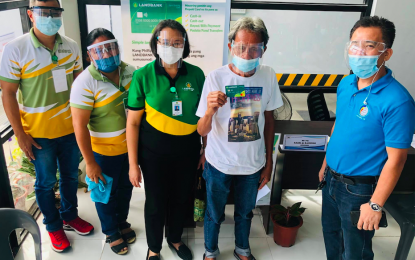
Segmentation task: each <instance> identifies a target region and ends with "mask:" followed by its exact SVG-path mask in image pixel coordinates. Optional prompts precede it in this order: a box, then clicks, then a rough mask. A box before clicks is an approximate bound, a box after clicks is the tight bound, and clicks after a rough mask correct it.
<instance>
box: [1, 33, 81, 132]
mask: <svg viewBox="0 0 415 260" xmlns="http://www.w3.org/2000/svg"><path fill="white" fill-rule="evenodd" d="M79 53H80V51H79V48H78V45H77V44H76V42H75V41H73V40H71V39H69V38H68V37H65V36H62V35H59V34H56V42H55V46H54V48H53V50H50V49H48V48H46V47H45V46H44V45H43V44H42V43H40V42H39V40H38V39H37V38H36V36H35V34H34V33H33V29H32V30H30V33H27V34H25V35H23V36H20V37H18V38H16V39H15V40H13V41H11V42H9V43H8V44H7V45H6V46H5V47H4V51H3V55H2V58H1V62H0V80H3V81H7V82H10V83H18V84H19V98H18V102H19V109H20V117H21V120H22V125H23V129H24V131H25V132H26V133H28V134H30V135H31V136H32V137H34V138H49V139H53V138H58V137H62V136H65V135H68V134H71V133H73V132H74V130H73V126H72V117H71V110H70V108H69V95H70V90H71V86H72V82H73V80H74V73H78V72H81V71H82V59H81V58H80V54H79ZM57 68H59V69H64V70H65V73H66V82H67V86H66V89H65V90H59V89H57V88H56V87H57V86H55V85H54V78H53V77H54V76H53V70H54V69H57ZM60 87H62V86H60Z"/></svg>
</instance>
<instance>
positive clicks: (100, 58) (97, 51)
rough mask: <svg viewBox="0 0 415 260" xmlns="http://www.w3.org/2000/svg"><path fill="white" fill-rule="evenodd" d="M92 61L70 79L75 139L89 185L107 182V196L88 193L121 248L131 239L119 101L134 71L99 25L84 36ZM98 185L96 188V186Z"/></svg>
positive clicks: (110, 236) (114, 246)
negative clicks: (71, 82) (94, 195)
mask: <svg viewBox="0 0 415 260" xmlns="http://www.w3.org/2000/svg"><path fill="white" fill-rule="evenodd" d="M86 41H87V44H88V55H89V58H90V59H91V62H92V63H93V64H91V65H90V66H89V67H88V68H87V69H86V70H84V71H83V72H82V73H81V75H79V76H78V77H77V78H76V80H75V82H74V83H73V85H72V90H71V99H70V102H71V111H72V118H73V126H74V129H75V135H76V140H77V142H78V146H79V148H80V150H81V152H82V155H83V157H84V159H85V162H86V174H87V176H88V178H89V179H87V182H88V184H89V187H90V188H91V186H96V185H95V184H94V183H93V182H95V183H96V184H98V183H99V182H101V183H106V184H107V182H108V184H109V183H110V182H111V180H112V186H111V192H110V194H109V198H105V199H103V198H98V200H97V198H96V197H93V195H92V194H91V198H92V199H93V200H94V201H95V207H96V209H97V213H98V216H99V219H100V221H101V226H102V232H103V233H104V234H105V235H106V236H107V239H106V240H107V241H106V242H107V243H110V246H111V249H112V251H114V252H115V253H117V254H119V255H123V254H126V253H127V251H128V245H127V243H128V244H130V243H133V242H134V241H135V239H136V234H135V232H134V231H133V230H132V229H131V228H130V226H131V225H130V224H129V223H128V222H127V217H128V212H129V209H130V200H131V195H132V190H133V186H132V185H131V183H130V181H129V177H128V155H127V145H126V142H125V140H126V134H125V131H126V123H127V118H126V111H125V108H124V106H123V103H124V101H125V100H126V99H127V97H128V89H129V87H130V84H131V79H132V75H133V73H134V71H135V68H134V67H133V66H130V65H128V64H126V63H124V62H122V61H121V60H120V52H119V48H118V42H117V40H116V39H115V38H114V35H113V34H112V33H111V32H110V31H108V30H106V29H103V28H97V29H94V30H92V31H91V32H90V33H89V35H88V37H87V39H86ZM98 188H99V187H97V188H96V189H98Z"/></svg>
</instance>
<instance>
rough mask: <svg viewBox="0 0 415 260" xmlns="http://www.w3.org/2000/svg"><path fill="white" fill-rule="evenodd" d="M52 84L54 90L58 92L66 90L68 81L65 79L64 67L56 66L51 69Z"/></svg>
mask: <svg viewBox="0 0 415 260" xmlns="http://www.w3.org/2000/svg"><path fill="white" fill-rule="evenodd" d="M52 76H53V85H54V86H55V92H56V93H60V92H64V91H67V90H68V82H67V81H66V69H65V67H56V68H55V69H53V70H52Z"/></svg>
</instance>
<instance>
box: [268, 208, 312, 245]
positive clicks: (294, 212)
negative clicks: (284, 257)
mask: <svg viewBox="0 0 415 260" xmlns="http://www.w3.org/2000/svg"><path fill="white" fill-rule="evenodd" d="M300 206H301V202H297V203H295V204H294V205H292V206H291V207H287V208H285V207H284V206H282V205H272V206H271V210H270V214H271V219H272V222H273V223H274V242H275V243H276V244H277V245H280V246H282V247H290V246H293V245H294V244H295V239H296V237H297V233H298V229H299V228H300V227H301V226H302V225H303V218H302V217H301V215H302V214H303V213H304V211H305V210H306V209H305V208H301V207H300Z"/></svg>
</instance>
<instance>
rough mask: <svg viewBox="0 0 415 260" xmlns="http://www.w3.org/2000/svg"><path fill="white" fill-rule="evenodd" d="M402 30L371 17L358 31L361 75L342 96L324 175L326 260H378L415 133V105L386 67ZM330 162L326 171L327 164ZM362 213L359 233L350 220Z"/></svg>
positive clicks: (353, 42) (353, 55) (355, 67)
mask: <svg viewBox="0 0 415 260" xmlns="http://www.w3.org/2000/svg"><path fill="white" fill-rule="evenodd" d="M394 38H395V26H394V24H393V23H392V22H390V21H389V20H387V19H385V18H379V17H377V16H374V17H364V18H362V19H361V20H359V21H358V22H356V24H355V25H354V27H353V29H352V30H351V32H350V42H349V43H348V44H347V47H346V52H347V61H348V64H349V66H350V68H351V70H352V71H353V72H354V74H353V75H349V76H348V77H346V78H344V79H343V80H342V81H341V83H340V85H339V87H338V89H337V114H336V122H335V125H334V126H333V130H332V136H331V139H330V143H329V146H328V149H327V156H326V159H325V160H324V162H323V165H322V167H321V170H320V173H319V177H320V181H322V180H323V178H325V182H326V186H325V187H324V188H323V209H322V225H323V234H324V242H325V246H326V253H327V259H344V260H346V259H347V260H350V259H365V260H368V259H373V258H374V254H373V251H372V237H373V236H374V234H375V229H376V230H377V229H379V221H380V219H381V217H382V212H381V211H382V207H383V205H384V204H385V202H386V200H387V199H388V197H389V195H390V194H391V192H392V191H393V189H394V187H395V185H396V183H397V181H398V179H399V176H400V174H401V171H402V169H403V167H404V164H405V161H406V156H407V152H408V148H409V147H410V146H411V141H412V136H413V133H414V130H415V103H414V100H413V98H412V97H411V95H410V94H409V93H408V91H407V90H406V89H405V87H404V86H402V85H401V84H400V83H399V82H398V81H397V80H396V79H395V78H394V77H393V76H392V71H391V70H390V69H389V68H387V67H386V66H385V62H386V61H388V60H389V59H390V58H391V56H392V53H393V51H392V49H391V47H392V44H393V41H394ZM326 160H327V163H326ZM359 210H360V219H359V222H358V225H357V227H356V226H353V225H352V222H351V217H350V212H351V211H359Z"/></svg>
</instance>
